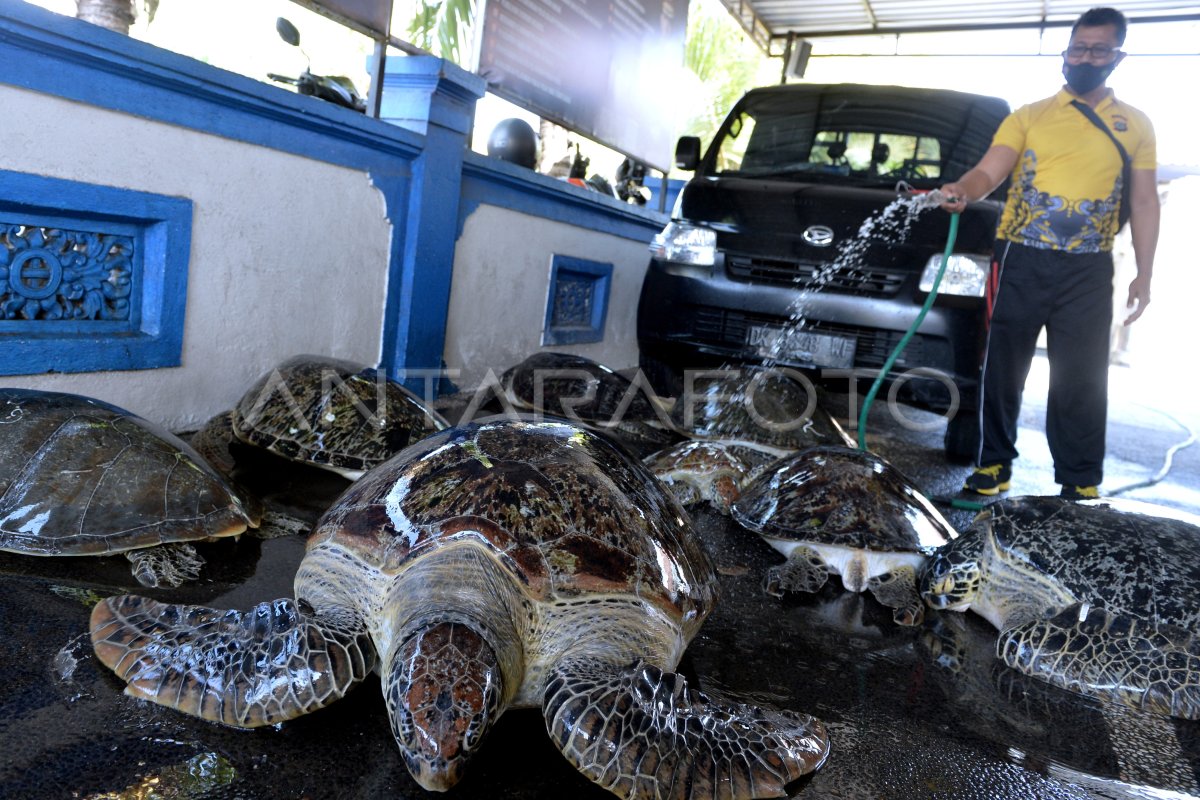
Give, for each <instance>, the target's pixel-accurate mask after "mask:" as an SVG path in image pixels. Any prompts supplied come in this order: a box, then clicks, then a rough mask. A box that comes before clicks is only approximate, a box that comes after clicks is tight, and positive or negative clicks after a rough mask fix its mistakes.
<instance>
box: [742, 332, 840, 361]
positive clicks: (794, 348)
mask: <svg viewBox="0 0 1200 800" xmlns="http://www.w3.org/2000/svg"><path fill="white" fill-rule="evenodd" d="M781 337H783V340H782V341H780V338H781ZM746 344H748V345H749V346H750V347H752V348H754V350H755V352H757V353H758V354H759V355H760V356H762V357H764V358H776V359H778V360H780V361H788V362H791V363H794V364H798V365H800V366H805V367H836V368H839V369H845V368H849V367H853V366H854V345H855V340H854V339H851V338H849V337H846V336H830V335H828V334H824V333H813V332H812V331H800V330H785V329H781V328H775V327H772V326H770V325H751V326H750V330H749V332H748V333H747V335H746Z"/></svg>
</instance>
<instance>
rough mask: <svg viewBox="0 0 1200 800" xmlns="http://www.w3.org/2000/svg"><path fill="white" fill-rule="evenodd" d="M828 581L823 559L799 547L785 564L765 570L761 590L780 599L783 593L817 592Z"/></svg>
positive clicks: (802, 546)
mask: <svg viewBox="0 0 1200 800" xmlns="http://www.w3.org/2000/svg"><path fill="white" fill-rule="evenodd" d="M828 580H829V567H828V566H827V565H826V563H825V559H823V558H821V556H820V554H819V553H817V551H816V550H813V549H812V548H811V547H805V546H804V545H800V546H799V547H797V548H796V549H795V550H793V551H792V552H791V554H790V555H789V556H788V560H787V563H786V564H780V565H778V566H775V567H771V568H770V569H768V570H767V578H766V581H765V582H764V583H763V588H764V589H765V590H766V592H767V594H771V595H774V596H776V597H782V596H783V593H784V592H810V593H814V592H819V591H821V587H822V586H824V585H825V582H826V581H828Z"/></svg>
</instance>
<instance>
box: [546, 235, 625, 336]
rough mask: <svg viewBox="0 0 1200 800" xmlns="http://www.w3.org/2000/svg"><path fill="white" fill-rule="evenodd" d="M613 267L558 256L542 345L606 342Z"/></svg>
mask: <svg viewBox="0 0 1200 800" xmlns="http://www.w3.org/2000/svg"><path fill="white" fill-rule="evenodd" d="M612 272H613V265H612V264H607V263H602V262H599V261H588V260H587V259H584V258H574V257H572V256H562V255H555V256H554V258H553V260H552V262H551V267H550V287H549V291H548V292H547V296H546V323H545V325H544V326H543V328H542V344H543V345H556V344H584V343H587V342H600V341H603V340H604V320H605V319H606V318H607V316H608V295H609V291H610V289H611V287H612Z"/></svg>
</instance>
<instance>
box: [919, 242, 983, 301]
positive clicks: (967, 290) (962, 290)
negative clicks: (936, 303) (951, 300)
mask: <svg viewBox="0 0 1200 800" xmlns="http://www.w3.org/2000/svg"><path fill="white" fill-rule="evenodd" d="M989 267H990V264H989V262H988V260H987V259H986V258H982V257H978V256H962V255H952V256H950V258H949V260H948V262H947V263H946V274H944V275H943V276H942V282H941V283H940V284H939V285H938V294H956V295H960V296H962V297H983V294H984V290H985V288H986V287H987V277H988V270H989ZM941 268H942V254H941V253H938V254H937V255H935V256H931V257H930V259H929V261H928V262H926V264H925V271H924V272H922V273H921V282H920V284H919V287H920V289H921V291H922V292H930V291H933V279H934V278H936V277H937V274H938V270H939V269H941Z"/></svg>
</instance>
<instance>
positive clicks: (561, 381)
mask: <svg viewBox="0 0 1200 800" xmlns="http://www.w3.org/2000/svg"><path fill="white" fill-rule="evenodd" d="M500 380H501V384H502V385H503V387H504V392H505V394H506V395H507V397H508V399H509V400H510V401H512V403H513V404H514V405H516V406H518V407H519V408H522V409H525V410H528V411H537V412H541V413H545V414H552V415H554V416H557V417H565V418H567V419H576V420H580V421H583V422H591V423H597V422H599V423H605V422H613V423H615V422H620V421H622V420H625V421H632V420H642V421H647V420H651V419H653V418H654V417H655V415H656V413H657V412H656V410H655V407H654V405H653V404H652V403H651V401H650V399H649V397H648V395H647V394H646V391H647V390H646V389H644V388H643V387H640V386H635V385H634V383H633V382H632V381H630V380H629V379H628V378H626V377H625V376H624V375H621V374H619V373H617V372H614V371H613V370H612V369H610V368H608V367H606V366H604V365H603V364H599V363H597V362H595V361H592V360H591V359H590V358H584V357H583V356H577V355H572V354H570V353H553V352H540V353H534V354H533V355H531V356H529V358H526V359H525V360H524V361H522V362H521V363H520V364H517V365H516V366H515V367H511V368H510V369H508V370H507V371H506V372H505V373H504V374H503V375H502V376H501V378H500Z"/></svg>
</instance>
